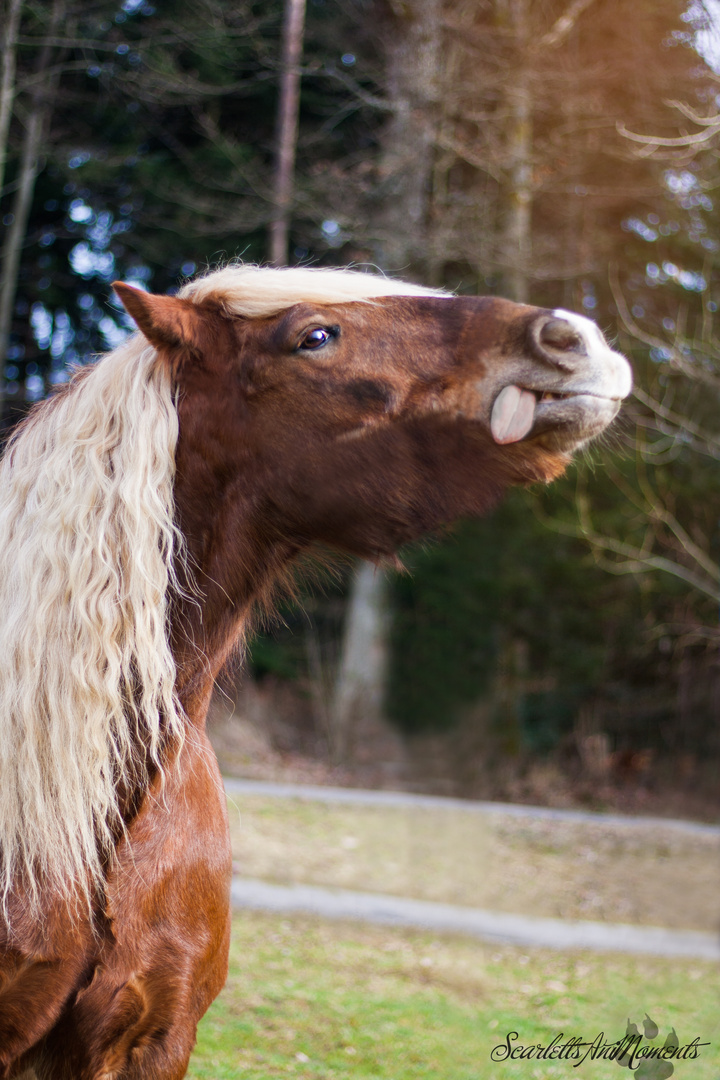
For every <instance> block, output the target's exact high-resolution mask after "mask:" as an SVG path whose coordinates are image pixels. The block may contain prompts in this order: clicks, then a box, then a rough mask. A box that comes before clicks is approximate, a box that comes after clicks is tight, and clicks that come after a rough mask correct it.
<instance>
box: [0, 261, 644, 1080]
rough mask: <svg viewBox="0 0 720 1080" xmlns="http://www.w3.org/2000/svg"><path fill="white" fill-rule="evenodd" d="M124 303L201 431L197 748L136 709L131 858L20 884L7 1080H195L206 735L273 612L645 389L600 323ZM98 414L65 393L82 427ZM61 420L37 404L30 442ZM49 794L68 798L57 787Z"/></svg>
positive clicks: (216, 907) (179, 652)
mask: <svg viewBox="0 0 720 1080" xmlns="http://www.w3.org/2000/svg"><path fill="white" fill-rule="evenodd" d="M117 289H118V293H119V295H120V296H121V299H122V300H123V303H124V304H125V306H126V307H127V309H128V311H129V312H130V314H131V315H132V316H133V317H134V319H135V320H136V322H137V324H138V326H139V328H140V330H141V331H142V334H143V335H144V337H143V338H139V339H138V342H139V344H138V346H137V348H136V349H135V352H134V353H133V352H132V350H131V351H130V353H129V354H128V357H127V359H126V361H123V362H124V363H126V364H128V365H132V364H133V363H139V360H138V357H139V355H140V350H141V349H142V348H143V347H144V348H145V349H147V344H148V343H149V344H150V345H151V346H152V347H153V349H154V350H155V351H154V353H153V354H152V357H151V360H150V361H148V365H149V366H148V375H147V378H148V379H149V378H151V377H154V375H152V372H155V371H156V370H160V371H162V372H164V373H165V375H166V376H167V377H168V379H169V386H170V387H171V395H172V397H171V399H168V398H167V393H166V391H163V393H165V395H166V396H165V399H163V400H165V405H164V406H163V408H164V409H165V410H166V411H167V400H172V401H174V403H175V408H176V412H177V421H178V425H179V437H178V438H177V440H176V442H173V441H172V439H170V441H169V444H168V445H169V449H168V457H169V464H168V468H170V470H171V473H172V482H173V483H172V488H173V490H172V514H173V519H174V527H175V528H177V529H178V530H179V532H180V534H181V535H182V540H183V550H182V552H179V551H178V549H177V547H176V548H175V549H173V550H172V551H169V549H168V551H169V554H168V556H167V557H168V559H171V561H172V566H171V568H170V570H168V571H167V573H166V577H165V579H163V578H162V574H160V578H159V580H165V586H164V588H165V593H166V595H164V596H162V597H159V599H158V601H157V602H158V605H159V609H158V610H159V611H160V612H161V616H162V618H164V619H165V622H166V630H165V633H166V640H167V642H168V643H169V645H170V648H171V652H172V659H173V663H174V672H175V695H176V699H177V713H178V715H179V716H181V717H182V718H183V725H184V738H182V737H178V734H177V732H176V731H175V730H174V729H173V727H172V724H171V723H170V722H169V720H168V710H169V709H171V708H173V707H174V706H169V705H168V704H167V702H165V703H164V704H163V701H160V702H159V703H158V702H155V703H154V704H153V703H151V706H148V707H147V708H145V711H143V709H142V708H141V709H139V710H137V709H136V710H135V711H134V712H133V710H132V709H131V710H130V712H131V714H132V716H133V717H134V720H133V724H134V727H133V726H131V727H130V728H129V729H128V730H131V731H134V733H135V734H134V750H135V758H134V759H133V762H134V764H133V762H131V766H132V767H128V771H127V774H126V775H125V776H117V775H116V781H115V790H116V803H115V804H114V805H111V806H110V807H109V808H108V809H106V810H105V811H103V812H104V813H106V817H107V821H108V822H109V824H108V828H109V830H110V831H111V832H112V834H113V836H114V842H113V844H112V847H109V846H108V844H107V843H105V844H104V845H103V844H102V843H100V841H98V851H99V854H98V857H97V858H98V860H99V861H98V865H99V866H100V870H99V871H98V870H97V868H96V869H95V870H94V871H92V872H91V870H92V860H89V862H88V866H89V867H90V869H89V870H88V872H87V874H86V875H85V877H83V875H82V874H81V873H80V872H79V871H78V868H77V864H76V863H72V858H73V856H72V852H73V850H75V849H73V848H72V838H73V835H74V833H73V830H74V829H76V828H77V829H78V830H80V831H82V828H87V821H85V823H84V824H83V823H82V822H80V823H78V822H73V821H69V822H67V823H66V825H65V826H64V827H65V828H66V831H67V837H68V839H67V844H68V852H69V853H70V854H68V856H67V859H66V864H67V869H66V875H67V876H68V881H65V882H64V883H63V882H62V881H59V880H58V877H57V875H58V874H59V873H60V870H58V869H57V867H58V866H59V867H60V869H62V865H63V864H61V863H53V861H52V857H51V853H47V852H46V851H44V850H43V847H42V837H41V836H40V838H39V839H38V840H37V842H36V847H35V849H34V851H30V852H29V854H28V853H27V852H25V853H20V855H17V856H16V859H15V862H14V863H12V862H10V863H7V862H6V866H7V865H9V866H10V867H11V871H12V875H13V876H11V878H10V879H9V880H10V885H9V887H8V885H7V880H6V903H5V908H4V914H3V915H2V916H0V1077H2V1076H5V1077H14V1076H19V1075H21V1073H22V1072H23V1071H24V1070H26V1069H32V1070H34V1072H35V1075H36V1076H38V1077H40V1078H42V1077H47V1078H48V1080H50V1078H52V1080H62V1078H65V1077H68V1078H69V1077H71V1076H72V1077H74V1078H83V1080H84V1078H87V1080H90V1078H93V1080H94V1078H100V1077H103V1078H108V1080H109V1078H111V1077H112V1078H116V1077H117V1078H120V1077H122V1078H128V1080H130V1078H134V1077H138V1078H139V1077H145V1078H154V1077H157V1078H158V1080H159V1078H163V1080H170V1078H174V1077H182V1076H183V1075H184V1073H185V1070H186V1068H187V1062H188V1059H189V1056H190V1053H191V1050H192V1047H193V1045H194V1041H195V1030H196V1025H197V1021H198V1019H199V1018H200V1017H201V1016H202V1015H203V1013H204V1012H205V1010H206V1009H207V1007H208V1005H209V1004H210V1002H211V1001H212V1000H213V998H214V997H215V996H216V994H217V993H218V992H219V990H220V988H221V987H222V985H223V982H224V980H225V977H226V972H227V952H228V943H229V884H230V850H229V840H228V828H227V812H226V807H225V800H224V795H223V790H222V782H221V778H220V776H219V773H218V769H217V764H216V761H215V758H214V755H213V752H212V750H211V748H210V745H209V743H208V741H207V737H206V735H205V731H204V721H205V715H206V712H207V708H208V704H209V700H210V695H211V692H212V687H213V682H214V679H215V677H216V675H217V673H218V672H219V671H220V669H221V668H222V666H223V664H224V663H225V661H226V659H227V656H228V653H229V652H230V651H231V649H233V648H234V647H235V645H236V643H237V641H238V639H239V638H241V637H242V634H243V632H244V629H245V627H246V624H247V621H248V618H249V616H250V613H251V610H252V608H253V605H255V604H256V603H257V602H263V601H265V600H267V598H268V597H269V595H270V593H271V591H272V588H273V585H274V583H275V582H277V580H278V579H279V578H281V577H282V575H283V573H285V572H286V570H287V567H288V566H289V565H290V564H291V563H292V561H293V559H294V558H295V557H296V556H297V555H298V554H299V553H301V552H302V551H304V550H305V549H307V548H308V547H309V546H310V545H312V544H314V543H317V542H320V543H323V544H327V545H330V546H332V547H335V548H339V549H340V550H343V551H346V552H350V553H352V554H356V555H360V556H363V557H365V558H370V559H374V560H379V559H382V558H384V557H387V556H391V555H392V554H393V553H394V552H396V551H397V549H398V547H399V546H401V545H402V544H403V543H405V542H407V541H409V540H412V539H414V538H416V537H418V536H420V535H422V534H423V533H425V532H427V531H429V530H432V529H434V528H436V527H437V526H439V525H441V524H444V523H446V522H450V521H453V520H455V519H457V518H459V517H463V516H468V515H476V514H480V513H483V512H484V511H486V510H487V509H488V508H489V507H490V506H492V505H493V503H494V502H496V501H497V499H498V498H499V497H500V496H501V494H502V492H503V491H504V490H505V489H506V488H507V487H508V486H509V485H511V484H518V483H520V484H527V483H532V482H536V481H540V482H547V481H549V480H551V479H553V478H554V477H556V476H558V475H560V474H561V473H562V472H563V470H564V469H565V468H566V466H567V464H568V462H569V460H570V456H571V453H572V451H573V450H575V449H576V448H577V447H578V446H579V445H582V444H583V443H584V442H586V441H587V440H588V439H589V438H592V437H593V436H595V435H597V434H599V432H600V431H602V430H603V429H604V428H605V427H606V426H607V424H608V423H609V422H610V421H611V420H612V419H613V417H614V416H615V414H616V413H617V411H618V409H619V406H620V401H621V399H622V398H623V397H625V396H626V395H627V394H628V393H629V390H630V374H629V368H628V366H627V364H626V362H625V360H624V359H623V358H622V357H620V356H619V355H618V354H617V353H614V352H613V351H612V350H611V349H610V348H609V347H608V346H607V344H606V343H605V342H604V340H603V339H602V336H601V335H600V333H599V331H597V330H596V328H594V326H593V324H592V323H590V322H589V321H588V320H585V319H583V318H581V317H579V316H572V315H569V314H567V313H564V312H551V311H547V310H543V309H538V308H532V307H529V306H526V305H518V304H513V303H510V302H509V301H503V300H496V299H474V298H453V297H449V296H444V295H439V294H436V293H433V292H432V291H429V290H428V291H424V290H420V289H417V288H415V287H413V286H405V285H402V284H398V283H393V282H386V281H383V280H382V279H377V278H369V277H366V276H365V275H358V274H348V273H339V272H334V273H332V272H323V271H316V272H312V271H311V272H308V271H272V270H270V271H261V270H257V269H250V268H236V269H232V268H231V269H226V270H224V271H220V272H218V273H216V274H214V275H209V276H208V277H207V278H205V279H201V280H200V281H199V282H193V283H191V284H190V285H189V286H186V288H185V290H183V293H181V295H180V296H179V297H172V298H171V297H157V296H150V295H148V294H144V293H141V292H139V291H138V290H135V289H132V288H130V287H129V286H118V287H117ZM113 355H114V354H113ZM103 363H107V361H101V362H100V364H99V365H98V368H102V365H103ZM95 377H96V373H95V372H94V371H93V372H91V373H90V374H89V375H87V378H86V382H87V383H88V384H90V380H92V379H93V378H95ZM76 393H78V391H77V389H76V387H74V386H71V387H70V388H69V389H68V390H67V391H66V393H65V398H66V403H67V405H68V407H72V403H73V395H75V394H76ZM124 407H125V404H124V402H123V401H122V400H118V401H117V402H116V403H115V409H116V410H117V411H118V412H119V413H122V410H123V408H124ZM52 408H53V404H52V403H50V404H46V405H43V406H41V407H40V409H39V410H38V411H37V413H36V414H35V415H34V417H33V418H31V420H30V425H36V426H37V425H42V423H43V418H44V415H45V414H46V413H47V412H48V411H49V410H52ZM171 422H172V417H171V420H170V423H171ZM23 437H24V435H23V433H22V432H21V433H20V435H19V436H18V439H17V441H16V443H15V448H16V450H15V451H13V449H12V448H11V450H10V454H12V453H13V452H18V448H20V449H21V444H22V439H23ZM103 454H105V456H106V457H107V455H108V454H109V451H108V452H107V453H106V451H103ZM102 457H103V455H102V454H101V455H100V458H101V459H102ZM111 459H112V455H110V457H107V462H109V464H107V463H106V464H107V469H108V471H109V472H110V473H112V474H113V475H114V474H115V473H116V472H117V465H116V464H113V462H114V460H115V459H112V460H111ZM11 465H12V463H11ZM120 482H121V478H118V483H120ZM50 488H52V483H51V484H50ZM46 498H47V499H49V500H52V498H53V494H52V490H50V491H49V493H48V494H46ZM158 528H160V527H158ZM165 532H167V529H166V528H165ZM165 532H163V530H162V529H160V531H159V532H158V534H157V535H158V536H164V535H165ZM118 535H119V537H120V538H119V540H118V541H117V544H116V546H117V549H118V550H117V552H116V555H117V560H118V565H117V566H116V567H115V568H114V570H113V574H111V575H110V577H109V578H108V580H111V581H112V582H116V584H115V585H113V586H112V588H115V587H116V588H117V590H118V597H119V599H118V601H117V602H118V604H119V605H120V606H121V607H122V602H123V601H122V597H123V595H124V594H123V573H124V572H125V571H124V568H123V565H122V561H123V560H127V559H129V558H132V555H133V553H132V550H129V549H128V543H129V541H130V540H131V536H124V534H118ZM123 537H124V538H123ZM150 546H152V545H150ZM156 546H157V543H156ZM165 546H166V547H167V544H166V545H165ZM100 591H101V592H102V595H103V596H104V595H105V592H106V591H107V590H106V588H105V585H103V589H102V590H100ZM110 591H111V592H112V589H111V590H110ZM156 591H157V588H156ZM167 594H170V595H169V596H168V595H167ZM153 595H154V593H153V590H152V588H149V591H147V596H149V597H152V596H153ZM166 601H167V604H166V606H165V607H163V604H165V603H166ZM148 604H150V600H148V599H144V600H143V601H142V602H136V604H135V606H136V607H137V606H140V607H141V608H142V607H143V605H144V606H147V605H148ZM86 606H87V605H86ZM91 610H92V611H93V612H95V617H100V615H98V612H100V613H102V611H103V610H104V609H103V607H102V605H100V606H98V604H95V605H94V606H93V607H92V608H91ZM163 612H164V613H165V614H164V615H163V614H162V613H163ZM88 622H89V623H90V624H92V618H90V619H84V621H83V623H82V625H83V626H85V623H88ZM153 625H154V624H153ZM96 630H97V627H95V628H93V626H92V625H90V626H89V627H88V628H87V632H88V633H92V632H95V631H96ZM78 632H80V631H78ZM82 632H85V631H84V630H83V631H82ZM118 633H119V631H118ZM135 639H137V641H136V642H135V645H133V648H135V649H136V652H137V654H138V656H139V657H140V659H139V660H137V661H136V660H133V659H132V656H131V661H130V666H131V667H132V668H133V679H134V682H133V681H132V680H131V682H130V683H129V684H127V679H128V676H127V673H126V675H125V676H123V675H122V673H119V674H118V676H117V677H118V679H119V680H120V683H119V684H118V685H121V686H125V691H124V692H125V693H126V694H127V693H128V690H127V685H130V686H131V691H132V693H134V694H135V695H136V696H137V697H138V699H142V700H143V701H144V700H145V697H147V695H145V697H143V693H144V691H143V685H142V681H143V677H142V670H143V668H142V663H141V661H142V659H143V656H145V655H146V654H145V653H143V651H142V648H141V646H142V641H143V640H144V638H143V637H142V635H141V634H140V633H139V632H137V633H136V634H135V638H134V639H133V641H135ZM137 642H140V644H137ZM126 651H127V650H126ZM146 652H147V650H146ZM122 655H124V654H122ZM128 655H130V653H129V652H128ZM133 655H134V654H133ZM68 662H70V657H68ZM138 665H139V670H140V675H138V673H137V670H136V669H138ZM146 666H147V665H146ZM148 670H151V668H148ZM123 678H125V680H126V682H125V683H123V682H122V679H123ZM126 684H127V685H126ZM91 689H92V687H91ZM153 710H154V718H153V716H150V715H149V713H150V712H152V711H153ZM18 715H22V713H21V712H19V713H18ZM170 719H172V718H170ZM63 722H64V721H63ZM25 723H26V724H29V723H30V721H29V720H27V719H26V721H25ZM117 723H118V724H119V723H120V721H117ZM153 725H154V726H153ZM94 734H95V736H97V732H94ZM2 737H3V729H2V721H1V719H0V740H2ZM113 739H114V733H113V729H111V728H110V727H109V729H108V731H107V733H106V742H107V746H108V749H107V751H103V750H102V747H101V748H100V751H99V754H100V757H99V760H100V764H101V766H102V768H105V770H106V772H107V764H106V763H105V765H103V762H104V761H105V759H104V758H103V757H102V754H103V753H105V754H106V758H107V759H108V760H110V761H111V764H112V761H113V760H114V759H113V754H114V753H115V749H114V747H115V744H114V742H113ZM158 740H159V742H158ZM156 743H157V744H158V745H159V747H160V749H159V751H157V750H156V749H154V747H155V745H156ZM122 760H124V759H122ZM115 765H116V766H117V761H115ZM7 768H10V766H9V765H8V766H7ZM43 768H44V769H45V771H46V772H47V769H48V765H47V762H45V763H44V765H43ZM101 771H102V770H101ZM114 775H115V774H114ZM43 782H45V783H47V784H48V785H49V788H48V790H52V784H53V783H54V782H57V778H55V780H53V778H52V777H49V778H47V779H46V781H43ZM98 790H100V788H99V789H98ZM17 791H18V792H20V791H21V788H20V786H19V785H17ZM17 797H18V798H21V795H20V794H18V796H17ZM92 812H93V808H92V806H90V807H89V808H88V809H87V811H86V816H89V820H90V822H91V825H92V821H93V818H92ZM28 813H30V811H29V810H25V814H26V816H27V814H28ZM9 820H11V819H9ZM40 820H41V821H42V818H41V819H40ZM2 824H3V819H2V814H0V843H1V842H4V843H6V844H8V842H9V841H8V837H10V841H12V837H13V836H14V835H15V834H13V832H12V830H11V829H10V828H9V827H7V828H6V830H5V832H4V833H3V830H2ZM113 830H114V831H113ZM60 838H61V840H62V839H63V835H62V834H60ZM16 844H17V842H16ZM45 864H47V866H48V867H50V870H48V871H44V869H43V867H44V865H45ZM53 867H54V869H53ZM53 874H54V875H55V876H54V877H53ZM73 875H74V876H73ZM28 885H31V886H32V888H28ZM61 886H62V887H61ZM73 896H75V899H76V902H74V903H73Z"/></svg>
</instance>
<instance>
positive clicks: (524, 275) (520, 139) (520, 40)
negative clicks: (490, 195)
mask: <svg viewBox="0 0 720 1080" xmlns="http://www.w3.org/2000/svg"><path fill="white" fill-rule="evenodd" d="M529 15H530V11H529V0H498V17H499V23H500V25H501V26H503V27H506V28H507V29H508V30H509V31H510V32H511V33H512V35H513V38H514V43H515V55H516V64H515V65H514V69H511V71H510V72H509V83H508V91H507V98H508V114H509V115H508V133H507V155H508V171H507V176H508V189H507V216H506V223H505V242H504V253H503V261H504V263H505V265H506V274H505V278H506V291H507V293H508V295H509V296H510V298H511V299H512V300H517V301H518V302H519V303H527V301H528V296H529V276H530V262H531V259H532V200H533V187H532V143H533V110H532V90H531V85H530V81H531V72H530V68H529V48H528V46H529V43H530V32H529Z"/></svg>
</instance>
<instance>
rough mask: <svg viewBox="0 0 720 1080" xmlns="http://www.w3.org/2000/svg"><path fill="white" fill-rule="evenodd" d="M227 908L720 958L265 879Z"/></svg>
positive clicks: (636, 939)
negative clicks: (278, 883) (286, 884)
mask: <svg viewBox="0 0 720 1080" xmlns="http://www.w3.org/2000/svg"><path fill="white" fill-rule="evenodd" d="M232 903H233V907H235V908H248V909H250V910H253V911H273V912H277V913H278V914H285V915H289V914H297V913H300V912H301V913H303V914H311V915H317V916H319V917H321V918H324V919H349V920H353V921H360V922H370V923H377V924H380V925H386V926H406V927H415V928H418V929H427V930H436V931H442V932H450V933H459V934H466V935H469V936H471V937H477V938H480V939H481V940H483V941H494V942H498V943H502V944H505V945H525V946H530V947H533V946H537V947H541V948H545V949H572V950H575V949H590V950H593V951H600V952H620V953H646V954H650V955H653V956H683V957H694V958H698V959H703V960H720V939H719V938H718V936H717V935H715V934H703V933H700V932H697V931H693V930H665V929H661V928H659V927H650V926H643V927H640V926H627V925H620V924H612V923H598V922H572V921H563V920H561V919H536V918H530V917H527V916H521V915H508V914H501V913H498V912H491V911H481V910H479V909H472V908H464V907H459V906H457V905H453V904H433V903H429V902H427V901H424V900H408V899H406V898H404V897H398V896H387V895H385V894H383V895H379V894H377V893H365V892H354V891H351V890H349V889H334V890H330V889H321V888H317V887H316V886H313V885H292V886H283V885H269V884H268V883H267V882H264V881H255V880H251V879H248V878H239V877H236V878H234V879H233V883H232Z"/></svg>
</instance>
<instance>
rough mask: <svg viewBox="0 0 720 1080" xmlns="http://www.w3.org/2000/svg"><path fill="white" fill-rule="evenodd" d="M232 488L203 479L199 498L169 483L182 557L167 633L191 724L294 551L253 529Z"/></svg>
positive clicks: (201, 714)
mask: <svg viewBox="0 0 720 1080" xmlns="http://www.w3.org/2000/svg"><path fill="white" fill-rule="evenodd" d="M235 486H236V485H228V488H226V489H224V490H223V488H222V486H221V485H218V486H217V487H215V486H214V485H212V484H210V485H209V487H207V486H206V488H205V490H204V491H203V494H202V497H200V496H199V494H198V489H197V488H195V489H193V488H192V486H188V485H186V484H183V483H182V482H181V483H180V484H179V485H177V486H176V509H177V518H178V524H179V525H180V529H181V532H182V533H183V536H184V540H185V545H186V558H185V560H184V563H185V565H184V566H180V567H178V578H179V581H180V585H181V591H182V597H181V599H180V600H179V601H178V603H177V604H176V608H175V611H174V613H173V617H172V630H171V633H172V644H173V653H174V656H175V661H176V665H177V671H178V678H177V691H178V695H179V697H180V700H181V702H182V704H183V707H184V709H185V712H186V714H187V715H188V717H189V718H190V720H191V722H193V723H195V724H196V725H202V724H203V723H204V719H205V715H206V713H207V708H208V706H209V703H210V696H211V694H212V689H213V686H214V683H215V679H216V678H217V676H218V674H219V673H220V671H221V669H222V668H223V666H224V665H225V664H226V662H227V661H228V659H229V657H230V656H231V655H232V654H233V653H235V652H238V651H241V650H242V647H243V645H244V642H245V638H246V636H247V632H248V630H249V628H250V624H251V619H252V615H253V612H254V611H255V610H256V609H257V608H258V607H260V608H267V607H269V606H270V603H271V600H272V595H273V592H274V591H275V589H276V587H277V585H278V583H280V582H282V581H283V578H284V577H286V576H287V570H288V567H289V564H290V563H291V562H292V561H293V559H294V557H295V556H296V555H297V552H298V545H296V544H292V543H291V542H289V541H287V540H283V539H282V538H281V537H280V536H274V535H273V534H272V532H269V531H268V530H267V529H266V528H262V527H259V526H256V524H255V520H254V519H255V518H256V517H257V514H253V507H252V500H251V499H249V498H241V497H238V495H237V491H236V490H234V488H235ZM229 489H231V490H229ZM255 509H256V510H257V508H255ZM261 516H262V515H261Z"/></svg>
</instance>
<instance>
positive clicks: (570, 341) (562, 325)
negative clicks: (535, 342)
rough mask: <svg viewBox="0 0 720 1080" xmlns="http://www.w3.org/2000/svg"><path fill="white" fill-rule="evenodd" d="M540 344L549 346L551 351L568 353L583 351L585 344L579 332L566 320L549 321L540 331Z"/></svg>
mask: <svg viewBox="0 0 720 1080" xmlns="http://www.w3.org/2000/svg"><path fill="white" fill-rule="evenodd" d="M540 343H541V344H542V345H549V346H550V348H551V349H562V350H563V351H568V352H569V351H570V350H571V349H581V348H582V344H583V342H582V338H581V337H580V335H579V334H578V332H577V330H575V328H574V327H572V326H571V325H570V323H569V322H566V321H565V319H548V321H547V322H546V323H545V324H544V325H543V326H542V328H541V330H540Z"/></svg>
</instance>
